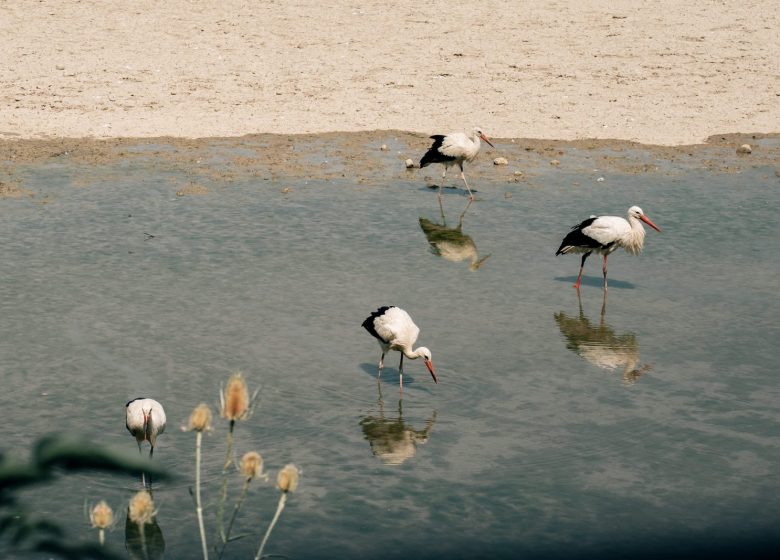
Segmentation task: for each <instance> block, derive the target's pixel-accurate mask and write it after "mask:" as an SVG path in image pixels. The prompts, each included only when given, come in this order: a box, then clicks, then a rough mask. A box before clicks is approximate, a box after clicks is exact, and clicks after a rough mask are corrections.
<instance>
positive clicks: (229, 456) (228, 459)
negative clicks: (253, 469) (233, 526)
mask: <svg viewBox="0 0 780 560" xmlns="http://www.w3.org/2000/svg"><path fill="white" fill-rule="evenodd" d="M235 425H236V421H235V420H231V421H230V429H229V430H228V435H227V451H226V453H225V466H223V467H222V494H221V495H220V498H219V506H218V508H217V528H218V529H219V536H220V538H221V539H222V542H223V543H226V542H227V537H226V536H225V501H226V500H227V490H228V468H229V467H230V465H231V463H232V462H233V427H234V426H235Z"/></svg>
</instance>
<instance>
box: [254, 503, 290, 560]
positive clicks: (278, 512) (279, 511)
mask: <svg viewBox="0 0 780 560" xmlns="http://www.w3.org/2000/svg"><path fill="white" fill-rule="evenodd" d="M286 501H287V492H282V495H281V496H280V497H279V505H278V506H277V507H276V513H275V514H274V518H273V519H272V520H271V524H270V525H269V526H268V530H267V531H266V532H265V536H264V537H263V542H261V543H260V548H259V549H258V551H257V555H256V556H255V560H260V557H261V556H262V555H263V549H264V548H265V543H267V542H268V537H270V536H271V531H272V530H273V528H274V525H276V522H277V521H278V520H279V516H280V515H281V514H282V510H283V509H284V504H285V502H286Z"/></svg>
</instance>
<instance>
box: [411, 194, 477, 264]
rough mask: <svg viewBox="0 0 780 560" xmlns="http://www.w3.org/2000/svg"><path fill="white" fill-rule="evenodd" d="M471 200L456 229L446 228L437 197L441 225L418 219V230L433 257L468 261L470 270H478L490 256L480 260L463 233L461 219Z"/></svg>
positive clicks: (441, 207)
mask: <svg viewBox="0 0 780 560" xmlns="http://www.w3.org/2000/svg"><path fill="white" fill-rule="evenodd" d="M471 202H472V201H471V200H469V202H468V204H466V208H465V209H464V210H463V212H462V213H461V214H460V218H459V219H458V226H457V227H454V228H452V227H447V222H446V219H445V217H444V207H443V206H442V202H441V197H439V210H440V211H441V224H436V223H434V222H432V221H431V220H428V219H426V218H420V228H421V229H422V230H423V233H424V234H425V238H426V239H427V240H428V244H429V245H430V247H431V252H433V254H434V255H438V256H440V257H442V258H444V259H446V260H448V261H452V262H460V261H465V260H468V261H470V264H469V269H470V270H479V268H480V267H481V266H482V265H483V264H484V263H485V261H486V260H488V258H490V255H487V256H484V257H482V258H481V259H480V258H479V254H478V253H477V246H476V244H475V243H474V240H473V239H472V238H471V237H470V236H468V235H466V234H465V233H463V231H462V228H463V218H464V216H465V215H466V211H467V210H468V209H469V206H471Z"/></svg>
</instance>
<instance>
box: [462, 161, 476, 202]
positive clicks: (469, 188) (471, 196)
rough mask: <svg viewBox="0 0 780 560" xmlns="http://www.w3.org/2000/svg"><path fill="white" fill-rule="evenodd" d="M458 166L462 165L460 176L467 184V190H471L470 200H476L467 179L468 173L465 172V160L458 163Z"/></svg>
mask: <svg viewBox="0 0 780 560" xmlns="http://www.w3.org/2000/svg"><path fill="white" fill-rule="evenodd" d="M458 166H459V167H460V178H461V179H463V184H464V185H466V190H467V191H469V200H474V194H473V193H472V192H471V187H469V184H468V182H467V181H466V174H465V173H463V162H460V163H458Z"/></svg>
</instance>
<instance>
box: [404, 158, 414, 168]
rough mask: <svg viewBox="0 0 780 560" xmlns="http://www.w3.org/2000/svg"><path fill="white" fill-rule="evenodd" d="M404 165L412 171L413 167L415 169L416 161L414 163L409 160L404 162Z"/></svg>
mask: <svg viewBox="0 0 780 560" xmlns="http://www.w3.org/2000/svg"><path fill="white" fill-rule="evenodd" d="M404 165H406V168H407V169H411V168H412V167H414V161H412V160H411V159H407V160H406V161H405V162H404Z"/></svg>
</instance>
